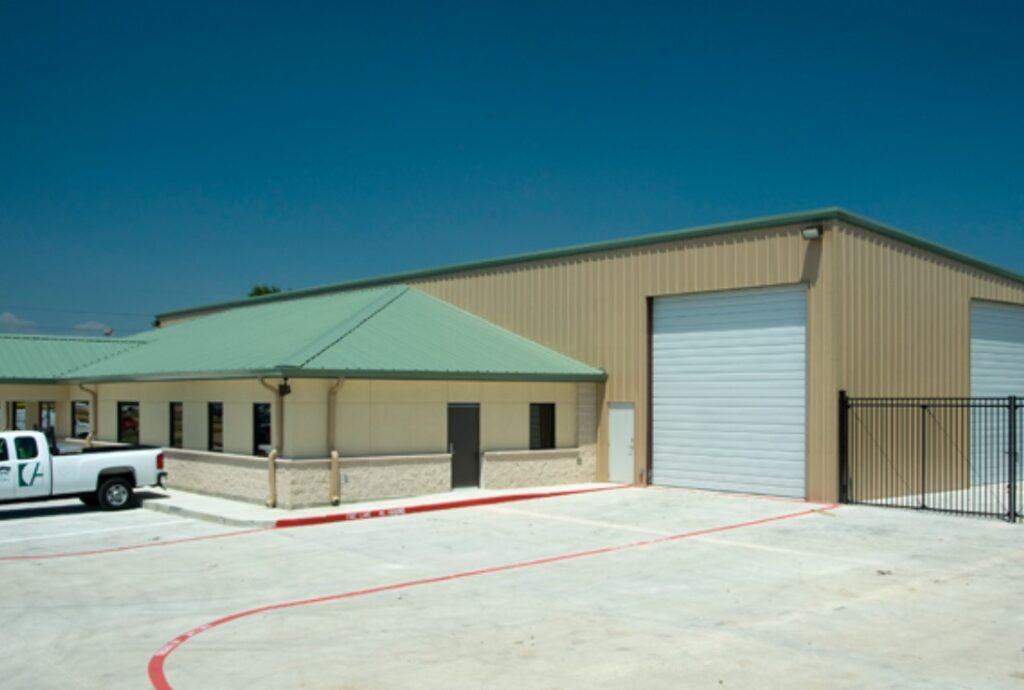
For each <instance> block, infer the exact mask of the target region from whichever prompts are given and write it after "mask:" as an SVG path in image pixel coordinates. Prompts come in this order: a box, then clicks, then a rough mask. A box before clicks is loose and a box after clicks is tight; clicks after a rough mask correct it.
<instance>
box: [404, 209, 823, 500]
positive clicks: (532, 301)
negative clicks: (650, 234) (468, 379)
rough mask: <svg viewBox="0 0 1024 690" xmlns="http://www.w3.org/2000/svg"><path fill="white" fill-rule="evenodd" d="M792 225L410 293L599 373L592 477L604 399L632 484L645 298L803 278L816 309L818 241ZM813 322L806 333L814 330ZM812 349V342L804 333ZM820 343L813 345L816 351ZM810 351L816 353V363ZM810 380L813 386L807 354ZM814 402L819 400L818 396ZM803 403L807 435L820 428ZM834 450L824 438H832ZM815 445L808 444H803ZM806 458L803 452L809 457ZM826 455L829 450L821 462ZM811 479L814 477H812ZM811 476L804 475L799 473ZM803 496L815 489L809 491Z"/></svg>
mask: <svg viewBox="0 0 1024 690" xmlns="http://www.w3.org/2000/svg"><path fill="white" fill-rule="evenodd" d="M802 227H804V226H803V225H799V226H785V227H780V228H775V229H768V230H756V231H748V232H741V233H734V234H726V235H717V236H710V237H703V238H696V239H691V240H677V241H673V242H667V243H664V244H657V245H648V246H642V247H634V248H628V249H622V250H616V251H611V252H603V253H597V254H584V255H578V256H570V257H560V258H557V259H551V260H546V261H539V262H534V263H527V264H517V265H511V266H499V267H495V268H490V269H485V270H480V271H471V272H466V273H462V274H453V275H448V276H440V277H432V278H429V279H424V280H421V281H415V282H413V283H412V285H414V286H415V287H417V288H419V289H421V290H424V291H425V292H428V293H430V294H432V295H435V296H437V297H439V298H441V299H444V300H446V301H448V302H451V303H452V304H455V305H457V306H459V307H461V308H463V309H466V310H467V311H470V312H472V313H474V314H477V315H479V316H481V317H483V318H485V319H488V320H490V321H493V322H494V323H497V324H499V325H501V326H504V327H505V328H508V329H510V330H512V331H515V332H517V333H519V334H521V335H523V336H525V337H527V338H531V339H533V340H536V341H537V342H539V343H542V344H544V345H547V346H548V347H551V348H554V349H556V350H558V351H560V352H563V353H565V354H567V355H569V356H571V357H575V358H577V359H580V360H582V361H584V362H586V363H588V364H590V365H592V366H597V367H601V368H603V369H604V370H605V371H607V372H608V382H607V384H606V385H605V386H604V391H603V395H602V396H601V398H602V399H601V400H600V401H599V404H600V406H601V416H600V424H599V428H598V437H599V438H598V449H599V464H598V466H599V468H600V469H599V475H600V477H601V478H605V477H606V476H607V457H606V452H607V451H606V449H607V437H606V435H607V423H606V421H607V403H609V402H633V403H634V404H635V406H636V425H637V426H636V430H635V436H636V451H637V452H636V454H635V456H636V458H637V467H636V478H637V480H641V479H642V475H641V473H642V472H643V471H644V469H645V467H646V458H647V424H648V421H647V420H648V413H649V412H648V406H647V402H648V401H647V385H648V373H647V298H648V297H650V296H658V295H673V294H684V293H694V292H706V291H712V290H728V289H740V288H751V287H759V286H768V285H787V284H794V283H799V282H806V281H808V280H811V281H814V282H811V286H810V287H811V289H810V291H809V296H808V299H809V305H810V306H809V310H810V311H811V314H812V315H814V314H815V313H819V314H820V313H821V312H823V311H824V307H823V305H822V298H821V296H820V294H819V293H820V290H819V289H818V287H817V286H816V284H815V283H816V282H817V281H818V280H819V270H818V265H817V264H818V262H819V260H820V252H821V249H820V246H819V245H820V243H818V242H807V241H805V240H804V239H803V238H802V237H801V236H800V232H799V231H800V229H801V228H802ZM814 328H815V327H814V321H813V320H811V322H810V323H809V330H811V331H813V330H814ZM809 339H810V340H811V342H812V343H816V342H819V339H818V337H817V336H815V335H813V334H812V335H809ZM826 346H827V342H822V344H821V345H819V348H818V352H822V351H823V350H822V348H823V347H826ZM820 356H821V355H820V354H819V355H818V357H819V358H820ZM810 359H811V361H810V363H809V367H810V370H811V371H810V378H811V379H813V380H815V381H823V379H827V378H828V377H827V376H826V377H823V375H822V373H821V372H819V371H817V369H818V367H819V366H820V365H819V364H818V363H817V360H815V359H814V357H813V356H812V357H810ZM819 397H822V398H823V397H824V396H819ZM820 409H821V408H815V407H813V406H809V412H808V414H809V416H810V418H809V421H810V424H809V425H808V431H809V434H810V435H813V432H814V430H815V429H817V428H819V427H820V426H824V425H823V424H821V421H822V420H820V419H818V415H819V410H820ZM833 444H834V436H833ZM822 445H823V442H821V441H816V442H811V443H809V446H810V447H812V448H816V447H821V446H822ZM809 457H810V456H809ZM830 457H831V458H832V459H834V453H833V454H832V455H831V456H830ZM819 474H820V473H819ZM814 476H817V475H816V474H815V472H812V471H811V470H809V477H814ZM811 486H812V484H811V482H809V483H808V487H809V491H811V492H812V494H811V495H812V496H817V495H818V491H819V489H817V488H813V489H812V488H811Z"/></svg>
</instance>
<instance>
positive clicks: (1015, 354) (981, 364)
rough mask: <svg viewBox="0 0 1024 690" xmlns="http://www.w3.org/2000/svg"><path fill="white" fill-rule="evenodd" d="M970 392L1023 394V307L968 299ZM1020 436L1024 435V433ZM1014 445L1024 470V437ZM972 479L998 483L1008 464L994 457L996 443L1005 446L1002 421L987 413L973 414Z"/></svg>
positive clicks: (985, 395)
mask: <svg viewBox="0 0 1024 690" xmlns="http://www.w3.org/2000/svg"><path fill="white" fill-rule="evenodd" d="M971 395H972V396H973V397H976V398H1006V397H1009V396H1011V395H1016V396H1018V397H1024V307H1019V306H1015V305H1010V304H996V303H992V302H973V303H972V304H971ZM1021 436H1024V434H1022V435H1021ZM1018 443H1019V444H1020V446H1019V447H1018V449H1017V453H1018V457H1019V458H1021V460H1022V465H1021V466H1018V476H1024V438H1019V439H1018ZM971 446H972V448H971V481H972V483H973V484H991V483H1002V482H1005V481H1007V480H1008V477H1007V470H1008V469H1009V468H1008V467H1005V466H1002V467H1000V466H997V465H996V464H994V463H993V453H998V452H1000V451H997V449H1003V450H1002V451H1001V452H1003V453H1005V452H1006V449H1007V447H1008V446H1007V431H1006V425H1005V424H1004V423H1003V422H996V421H995V420H994V418H993V417H991V416H989V415H975V416H972V420H971Z"/></svg>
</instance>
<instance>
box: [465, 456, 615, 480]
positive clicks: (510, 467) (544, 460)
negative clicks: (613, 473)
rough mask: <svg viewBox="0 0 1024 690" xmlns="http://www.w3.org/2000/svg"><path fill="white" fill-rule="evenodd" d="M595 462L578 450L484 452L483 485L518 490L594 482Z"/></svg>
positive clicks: (481, 468)
mask: <svg viewBox="0 0 1024 690" xmlns="http://www.w3.org/2000/svg"><path fill="white" fill-rule="evenodd" d="M596 476H597V467H596V459H595V457H594V455H593V454H590V453H581V452H580V449H579V448H565V449H561V448H560V449H555V450H523V451H500V452H491V453H484V459H483V464H482V465H481V467H480V486H481V487H483V488H485V489H519V488H525V487H530V486H554V485H558V484H581V483H584V482H592V481H595V479H596Z"/></svg>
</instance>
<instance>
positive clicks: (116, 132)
mask: <svg viewBox="0 0 1024 690" xmlns="http://www.w3.org/2000/svg"><path fill="white" fill-rule="evenodd" d="M1022 28H1024V3H1020V2H985V3H977V2H962V3H944V2H899V3H894V2H886V3H878V4H875V3H870V2H858V3H841V4H840V3H836V4H833V5H831V6H830V4H829V3H822V2H813V3H788V4H787V3H741V2H728V1H726V2H697V3H682V2H670V3H644V2H632V3H603V2H593V1H591V2H580V3H564V2H538V3H530V2H515V3H505V4H504V5H496V4H493V3H479V2H474V3H447V2H431V3H401V2H397V3H383V2H382V3H358V4H356V3H343V2H326V3H302V2H287V3H285V2H280V3H259V2H249V3H223V4H217V3H207V2H204V3H186V2H180V1H179V2H167V3H160V2H146V3H137V2H131V3H117V2H104V3H76V2H66V3H47V2H40V1H37V0H34V1H33V2H24V3H22V2H14V1H12V0H5V2H3V3H0V125H2V126H0V237H2V238H3V250H2V251H3V254H4V256H5V261H4V266H5V268H4V277H3V281H2V287H0V329H6V330H27V331H35V332H47V333H75V332H78V333H91V332H96V331H95V329H98V328H101V325H108V326H111V327H113V328H114V329H115V332H116V333H117V334H122V335H123V334H128V333H131V332H135V331H139V330H142V329H145V328H146V327H147V326H148V324H149V321H150V320H151V318H152V315H153V314H155V313H157V312H160V311H166V310H170V309H175V308H179V307H185V306H190V305H194V304H201V303H205V302H211V301H219V300H224V299H232V298H237V297H242V296H244V295H245V293H246V292H247V291H248V289H249V288H250V287H251V286H252V285H253V284H254V283H257V282H266V283H274V284H277V285H280V286H282V287H285V288H302V287H309V286H313V285H318V284H323V283H332V282H339V281H344V280H350V279H355V278H360V277H366V276H372V275H377V274H383V273H391V272H395V271H402V270H407V269H416V268H424V267H431V266H436V265H441V264H446V263H454V262H461V261H468V260H473V259H482V258H488V257H494V256H501V255H505V254H511V253H518V252H524V251H530V250H537V249H546V248H552V247H557V246H562V245H569V244H576V243H582V242H591V241H598V240H602V239H610V238H616V237H623V236H628V235H632V234H643V233H649V232H655V231H659V230H668V229H674V228H681V227H688V226H693V225H700V224H705V223H712V222H723V221H730V220H739V219H743V218H747V217H752V216H758V215H765V214H775V213H784V212H789V211H796V210H802V209H808V208H817V207H821V206H831V205H839V206H844V207H847V208H849V209H851V210H853V211H856V212H858V213H862V214H864V215H868V216H871V217H874V218H877V219H879V220H881V221H883V222H886V223H888V224H890V225H894V226H896V227H899V228H902V229H905V230H908V231H910V232H913V233H915V234H918V235H921V236H924V237H926V238H928V239H931V240H934V241H937V242H940V243H943V244H946V245H949V246H951V247H953V248H956V249H959V250H961V251H964V252H967V253H970V254H973V255H976V256H978V257H979V258H982V259H986V260H989V261H992V262H996V263H998V264H1000V265H1002V266H1004V267H1006V268H1009V269H1012V270H1016V271H1018V272H1024V136H1022V129H1021V122H1022V120H1021V117H1022V116H1021V114H1022V113H1024V77H1022V76H1021V75H1024V48H1022V47H1021V42H1020V33H1021V30H1022ZM76 326H79V328H77V329H76Z"/></svg>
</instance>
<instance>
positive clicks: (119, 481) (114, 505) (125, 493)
mask: <svg viewBox="0 0 1024 690" xmlns="http://www.w3.org/2000/svg"><path fill="white" fill-rule="evenodd" d="M132 491H133V487H132V482H131V481H130V480H128V479H126V478H125V477H111V478H110V479H108V480H106V481H105V482H103V483H102V484H100V490H99V491H97V492H96V500H97V501H98V502H99V505H100V508H102V509H103V510H123V509H124V508H127V507H128V506H130V505H131V503H132Z"/></svg>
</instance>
